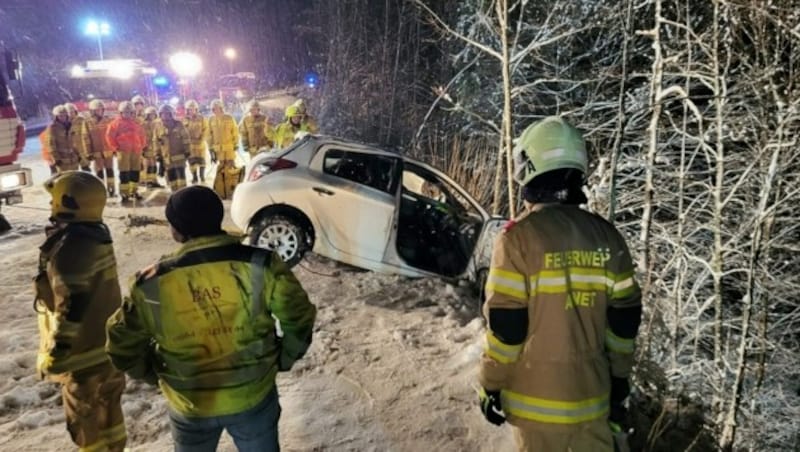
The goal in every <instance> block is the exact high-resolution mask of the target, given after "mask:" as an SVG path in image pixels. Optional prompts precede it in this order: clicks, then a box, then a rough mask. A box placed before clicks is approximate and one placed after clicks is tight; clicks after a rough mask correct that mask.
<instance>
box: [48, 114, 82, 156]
mask: <svg viewBox="0 0 800 452" xmlns="http://www.w3.org/2000/svg"><path fill="white" fill-rule="evenodd" d="M47 140H48V143H47V144H48V146H49V147H50V152H51V153H52V155H53V160H55V162H56V165H72V164H77V163H78V160H79V157H80V155H79V154H78V150H77V149H75V148H73V147H72V127H71V126H69V127H68V126H67V125H65V124H63V123H61V122H59V121H53V122H52V124H50V126H49V127H48V128H47Z"/></svg>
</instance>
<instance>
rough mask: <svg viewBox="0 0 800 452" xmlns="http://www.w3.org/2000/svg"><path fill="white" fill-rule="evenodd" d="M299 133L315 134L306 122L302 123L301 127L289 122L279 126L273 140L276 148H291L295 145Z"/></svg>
mask: <svg viewBox="0 0 800 452" xmlns="http://www.w3.org/2000/svg"><path fill="white" fill-rule="evenodd" d="M297 132H308V133H313V132H312V131H311V128H310V127H309V124H308V123H306V122H301V123H300V125H299V126H296V125H294V124H292V123H291V122H289V121H288V120H287V121H284V122H282V123H280V124H278V127H277V128H276V129H275V133H274V135H273V138H272V139H273V141H274V142H275V146H277V147H278V148H279V149H284V148H287V147H289V146H290V145H291V144H292V143H294V139H295V135H296V134H297Z"/></svg>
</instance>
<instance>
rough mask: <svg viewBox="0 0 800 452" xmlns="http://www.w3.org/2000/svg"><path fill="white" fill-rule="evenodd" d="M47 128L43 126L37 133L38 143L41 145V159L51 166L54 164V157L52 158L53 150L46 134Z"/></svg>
mask: <svg viewBox="0 0 800 452" xmlns="http://www.w3.org/2000/svg"><path fill="white" fill-rule="evenodd" d="M48 130H49V129H48V128H47V127H45V129H44V130H42V133H40V134H39V143H40V144H41V145H42V160H44V161H45V163H47V164H48V165H50V166H52V165H54V164H55V159H54V158H53V151H52V150H50V137H49V136H48V135H47V131H48Z"/></svg>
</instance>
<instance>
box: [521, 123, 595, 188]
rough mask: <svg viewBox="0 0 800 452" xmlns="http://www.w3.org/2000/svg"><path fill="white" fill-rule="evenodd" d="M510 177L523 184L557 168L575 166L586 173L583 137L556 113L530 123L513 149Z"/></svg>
mask: <svg viewBox="0 0 800 452" xmlns="http://www.w3.org/2000/svg"><path fill="white" fill-rule="evenodd" d="M513 157H514V180H515V181H517V183H518V184H520V185H527V184H528V182H530V181H532V180H533V179H534V178H535V177H537V176H540V175H542V174H544V173H546V172H548V171H553V170H557V169H568V168H572V169H576V170H579V171H580V172H582V173H583V174H586V172H587V169H588V158H587V155H586V144H585V143H584V141H583V136H582V135H581V133H580V132H579V131H578V129H576V128H575V127H572V126H571V125H570V124H569V123H567V122H566V121H564V120H563V119H561V118H559V117H557V116H550V117H547V118H545V119H543V120H541V121H539V122H536V123H534V124H531V125H530V126H528V128H527V129H525V131H524V132H522V135H520V137H519V138H518V139H517V144H516V146H515V148H514V153H513Z"/></svg>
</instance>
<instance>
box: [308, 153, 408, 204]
mask: <svg viewBox="0 0 800 452" xmlns="http://www.w3.org/2000/svg"><path fill="white" fill-rule="evenodd" d="M397 165H398V159H396V158H393V157H386V156H383V155H373V154H366V153H362V152H353V151H343V150H340V149H331V150H329V151H327V152H326V153H325V158H324V160H323V162H322V171H323V172H324V173H325V174H330V175H331V176H336V177H341V178H342V179H347V180H349V181H353V182H355V183H358V184H362V185H366V186H368V187H372V188H374V189H377V190H380V191H383V192H386V193H389V194H392V193H394V190H395V189H396V177H395V174H396V173H397V171H396V168H397Z"/></svg>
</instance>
